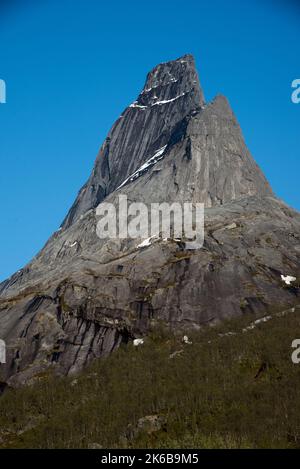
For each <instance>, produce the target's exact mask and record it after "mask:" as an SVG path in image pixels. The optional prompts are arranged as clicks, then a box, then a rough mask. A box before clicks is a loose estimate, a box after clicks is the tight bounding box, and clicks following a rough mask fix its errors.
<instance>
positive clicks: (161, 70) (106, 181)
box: [62, 55, 204, 228]
mask: <svg viewBox="0 0 300 469" xmlns="http://www.w3.org/2000/svg"><path fill="white" fill-rule="evenodd" d="M203 105H204V97H203V94H202V91H201V89H200V85H199V80H198V75H197V72H196V70H195V64H194V59H193V57H192V56H191V55H186V56H184V57H182V58H180V59H178V60H174V61H171V62H168V63H164V64H160V65H158V66H157V67H155V68H154V69H153V70H152V71H151V72H150V73H149V74H148V76H147V79H146V83H145V86H144V88H143V90H142V92H141V94H140V95H139V97H138V98H137V100H136V101H135V102H134V103H132V104H131V105H130V106H129V107H128V108H127V109H126V110H125V111H124V112H123V114H122V115H121V117H120V118H119V119H118V120H117V121H116V123H115V124H114V125H113V127H112V129H111V131H110V132H109V134H108V136H107V138H106V140H105V142H104V143H103V145H102V147H101V149H100V152H99V155H98V156H97V159H96V162H95V166H94V169H93V172H92V174H91V176H90V178H89V180H88V181H87V183H86V184H85V185H84V186H83V188H82V189H81V190H80V192H79V194H78V197H77V199H76V201H75V203H74V205H73V206H72V207H71V209H70V211H69V213H68V215H67V217H66V219H65V220H64V222H63V225H62V226H63V227H64V228H66V227H68V226H70V224H72V223H73V222H74V221H75V220H77V219H78V218H79V217H80V215H82V214H84V213H85V212H86V211H87V210H89V209H91V208H95V207H96V206H97V205H98V204H99V203H100V202H101V201H102V200H103V199H104V198H105V197H106V196H107V195H108V194H110V193H111V192H112V191H113V190H114V189H116V188H117V187H118V185H119V184H121V183H122V181H123V180H124V179H125V178H126V177H128V176H129V174H131V173H133V172H134V171H135V170H136V169H137V168H138V167H139V166H141V165H142V163H144V162H145V161H146V160H147V158H148V157H149V156H151V155H152V154H153V153H154V151H155V149H157V148H160V147H163V146H164V145H165V144H166V143H167V142H168V140H169V138H170V134H171V132H172V130H173V128H174V126H175V125H176V124H177V123H178V122H179V121H181V120H182V119H183V118H184V117H185V116H186V115H188V114H189V113H190V112H191V111H193V110H195V109H199V108H201V106H203Z"/></svg>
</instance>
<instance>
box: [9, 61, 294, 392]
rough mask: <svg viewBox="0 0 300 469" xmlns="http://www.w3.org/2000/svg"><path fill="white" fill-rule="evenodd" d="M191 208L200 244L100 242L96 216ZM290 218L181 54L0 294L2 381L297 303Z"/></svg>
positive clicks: (155, 79) (65, 369)
mask: <svg viewBox="0 0 300 469" xmlns="http://www.w3.org/2000/svg"><path fill="white" fill-rule="evenodd" d="M120 194H123V195H127V197H128V199H129V200H130V201H138V202H145V203H147V204H150V203H151V202H174V201H180V202H184V201H188V202H203V203H204V204H205V206H206V211H205V242H204V246H203V248H202V249H199V250H196V251H190V250H188V249H187V248H186V245H185V243H184V241H183V240H181V241H175V240H171V239H169V240H161V239H160V240H154V241H153V242H151V243H149V245H146V246H145V247H141V246H140V240H135V239H124V240H118V239H115V240H100V239H99V238H98V237H97V235H96V224H97V221H98V217H97V215H96V211H95V207H96V206H97V205H98V203H99V202H101V201H105V202H107V201H109V202H112V203H114V204H117V201H118V196H119V195H120ZM299 260H300V215H299V214H298V213H297V212H295V211H294V210H291V209H290V208H289V207H287V206H286V205H285V204H284V203H283V202H281V201H279V200H278V199H277V198H276V197H275V196H274V194H273V193H272V190H271V188H270V187H269V185H268V183H267V181H266V179H265V177H264V176H263V174H262V173H261V171H260V170H259V168H258V167H257V165H256V163H255V162H254V160H253V159H252V157H251V155H250V154H249V151H248V150H247V148H246V146H245V143H244V141H243V137H242V134H241V131H240V128H239V125H238V123H237V121H236V119H235V117H234V115H233V113H232V111H231V109H230V106H229V104H228V102H227V100H226V98H224V97H221V96H219V97H217V98H216V99H215V100H214V101H213V102H212V103H210V104H208V105H205V104H204V100H203V95H202V92H201V90H200V87H199V83H198V78H197V74H196V71H195V68H194V63H193V59H192V57H191V56H185V57H183V58H181V59H178V60H176V61H172V62H168V63H166V64H161V65H159V66H158V67H156V68H155V69H154V70H153V71H152V72H150V74H149V75H148V77H147V81H146V85H145V88H144V90H143V91H142V93H141V94H140V95H139V97H138V99H137V101H136V102H135V103H133V104H132V105H131V106H130V107H129V108H127V109H126V110H125V112H124V113H123V115H122V116H121V118H120V119H119V120H118V121H117V122H116V124H115V125H114V126H113V128H112V130H111V132H110V134H109V137H108V139H106V141H105V142H104V144H103V146H102V148H101V150H100V153H99V155H98V157H97V160H96V163H95V168H94V170H93V173H92V175H91V177H90V179H89V181H88V182H87V184H86V185H85V187H84V188H83V189H82V190H81V192H80V193H79V195H78V198H77V200H76V201H75V203H74V205H73V207H72V208H71V210H70V212H69V214H68V216H67V218H66V219H65V222H64V224H63V226H62V229H60V230H59V231H58V232H56V233H54V234H53V236H52V237H51V238H50V239H49V241H48V242H47V244H46V245H45V247H44V248H43V250H42V251H41V252H40V253H39V254H38V255H37V256H36V257H35V258H34V259H33V260H32V261H31V262H30V263H29V264H28V265H27V266H26V267H25V268H24V269H22V270H21V271H20V272H18V273H16V274H15V275H13V276H12V277H11V278H10V279H8V280H7V281H6V282H3V283H2V284H1V285H0V294H1V300H0V338H2V339H4V340H6V342H7V346H8V348H7V365H6V366H5V367H4V369H3V370H2V371H3V375H4V376H3V379H5V380H9V382H10V383H11V384H15V385H16V384H18V383H22V382H24V381H26V380H28V379H30V378H31V377H32V376H34V375H35V374H36V373H37V372H40V371H41V370H44V369H47V368H49V367H50V368H54V369H55V370H57V371H58V372H61V373H73V372H76V371H78V370H80V369H81V368H82V367H83V366H85V365H86V364H87V363H89V362H90V361H91V360H92V359H93V358H95V357H100V356H103V355H105V354H108V353H110V352H111V351H112V350H114V349H115V348H116V347H118V346H119V345H120V343H122V342H125V343H126V342H128V341H130V340H131V339H132V338H134V337H137V336H140V335H143V334H147V331H148V330H149V327H151V326H155V324H157V323H158V322H159V321H165V322H166V323H167V324H169V325H170V326H171V327H173V328H178V329H185V328H188V327H200V326H201V325H202V324H205V323H207V322H210V323H214V322H216V321H218V320H221V319H223V318H226V317H230V316H232V315H237V314H242V313H244V312H246V311H249V312H254V313H262V312H264V311H266V310H267V309H268V308H270V307H273V306H274V304H275V305H277V306H279V307H280V306H282V307H283V308H284V307H285V306H287V305H293V304H295V303H297V301H298V296H299V290H298V288H297V286H293V285H291V286H287V285H286V284H285V283H284V282H283V281H282V279H281V274H285V275H286V274H289V275H294V276H296V277H298V276H299V274H300V271H299Z"/></svg>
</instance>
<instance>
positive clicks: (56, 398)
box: [0, 308, 300, 448]
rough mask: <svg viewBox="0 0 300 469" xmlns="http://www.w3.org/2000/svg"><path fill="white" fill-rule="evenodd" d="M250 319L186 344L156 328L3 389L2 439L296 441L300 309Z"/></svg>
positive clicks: (48, 442) (54, 444) (42, 443)
mask: <svg viewBox="0 0 300 469" xmlns="http://www.w3.org/2000/svg"><path fill="white" fill-rule="evenodd" d="M254 320H255V318H254V317H253V316H251V315H245V316H244V317H242V318H239V319H235V320H231V321H228V322H226V323H224V324H222V325H220V326H217V327H213V328H212V327H209V326H207V327H205V328H204V329H202V330H201V331H197V332H194V333H193V334H190V335H189V339H190V340H191V341H192V344H184V343H182V335H183V334H181V335H180V336H179V335H177V336H176V335H173V334H171V333H170V332H167V331H166V330H164V329H163V328H161V329H160V330H155V331H152V333H151V334H150V335H149V336H148V337H147V338H146V340H145V343H144V344H143V345H141V346H139V347H133V346H132V345H131V344H130V345H128V346H124V347H122V348H121V349H120V350H118V351H117V352H115V353H114V354H112V355H111V356H109V357H108V358H106V359H102V360H98V361H97V362H94V363H93V364H92V366H90V367H89V369H87V370H86V371H85V372H83V373H82V374H80V375H79V376H72V377H67V378H58V377H55V376H49V375H43V376H40V377H39V378H38V379H37V381H36V382H35V383H34V384H33V385H32V386H28V387H24V388H22V389H18V390H12V389H9V390H8V391H7V392H5V393H4V394H3V395H2V397H1V398H0V446H1V447H2V448H7V447H14V448H24V447H25V448H88V447H103V448H106V447H110V448H113V447H121V448H130V447H134V448H137V447H143V448H239V447H243V448H256V447H258V448H265V447H268V448H278V447H283V448H287V447H291V448H299V447H300V364H299V365H295V364H293V363H292V360H291V354H292V351H293V349H292V348H291V343H292V341H293V340H294V339H295V338H300V308H295V309H294V310H290V311H288V312H286V314H275V313H274V314H273V315H272V318H271V319H270V320H268V321H266V322H260V323H259V324H256V326H255V327H254V328H251V327H249V324H251V323H252V322H253V321H254ZM246 327H248V329H247V330H246V331H244V332H243V328H244V329H245V328H246ZM228 333H229V334H228ZM232 333H235V334H232ZM224 334H225V335H224ZM174 352H175V353H174ZM146 416H156V417H152V419H154V420H155V419H156V420H155V421H156V422H159V424H156V425H154V426H153V424H152V425H151V424H150V425H147V424H145V420H146V422H147V419H144V420H142V418H143V417H146ZM150 420H151V419H150ZM148 423H149V422H148Z"/></svg>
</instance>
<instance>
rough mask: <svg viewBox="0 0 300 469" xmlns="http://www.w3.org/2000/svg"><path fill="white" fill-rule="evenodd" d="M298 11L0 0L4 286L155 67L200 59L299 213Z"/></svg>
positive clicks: (46, 232) (206, 83) (278, 6)
mask: <svg viewBox="0 0 300 469" xmlns="http://www.w3.org/2000/svg"><path fill="white" fill-rule="evenodd" d="M299 26H300V7H299V2H296V1H295V2H293V1H280V0H273V1H271V0H260V1H258V0H257V1H256V0H242V1H241V0H236V1H234V0H226V1H225V0H217V1H215V0H206V1H204V0H203V1H201V0H185V1H182V0H180V1H179V0H160V1H158V0H152V1H151V2H143V1H141V0H140V1H138V0H132V1H130V0H128V1H118V0H114V1H113V0H111V1H110V2H104V1H101V0H97V1H96V0H73V1H72V0H39V1H38V0H19V1H18V0H9V1H5V0H1V2H0V44H1V47H0V79H4V80H5V81H6V84H7V103H6V104H0V135H1V139H0V158H1V159H0V161H1V171H0V196H1V230H0V280H3V279H4V278H6V277H7V276H9V275H11V274H12V273H13V272H14V271H16V270H18V269H19V268H21V267H22V266H23V265H24V264H25V263H27V262H28V261H29V260H30V259H31V257H32V256H34V255H35V254H36V253H37V252H38V250H39V249H40V248H41V247H42V246H43V245H44V243H45V241H46V240H47V238H48V237H49V236H50V235H51V233H52V232H53V231H55V230H56V229H57V228H58V227H59V225H60V223H61V221H62V219H63V218H64V216H65V214H66V212H67V210H68V208H69V207H70V205H71V204H72V202H73V200H74V198H75V196H76V194H77V191H78V190H79V188H80V187H81V185H82V184H83V183H84V182H85V181H86V179H87V178H88V176H89V174H90V171H91V169H92V166H93V162H94V159H95V157H96V154H97V151H98V149H99V146H100V144H101V143H102V141H103V139H104V138H105V136H106V134H107V132H108V130H109V128H110V127H111V125H112V124H113V122H114V121H115V119H116V118H117V117H118V116H119V115H120V114H121V112H122V111H123V109H124V108H125V107H126V106H127V105H128V104H129V103H130V102H132V101H133V100H134V99H135V98H136V96H137V94H138V92H139V90H140V89H141V87H142V86H143V83H144V79H145V75H146V73H147V72H148V71H149V70H150V69H151V68H152V67H153V66H155V65H156V64H157V63H159V62H162V61H167V60H171V59H175V58H177V57H179V56H181V55H183V54H185V53H192V54H194V56H195V58H196V62H197V66H198V71H199V74H200V80H201V84H202V87H203V89H204V93H205V96H206V99H207V100H208V101H209V100H211V99H212V98H213V97H214V96H215V95H216V94H218V93H222V94H225V95H226V96H227V97H228V98H229V101H230V103H231V105H232V107H233V110H234V112H235V114H236V115H237V117H238V120H239V122H240V124H241V126H242V129H243V132H244V135H245V138H246V142H247V144H248V146H249V148H250V151H251V152H252V154H253V156H254V158H255V159H256V161H257V162H258V164H259V165H260V166H261V167H262V169H263V171H264V172H265V174H266V176H267V178H268V179H269V181H270V183H271V184H272V187H273V189H274V190H275V192H276V193H277V195H278V196H279V197H280V198H282V199H284V200H285V201H286V202H287V203H289V204H290V205H291V206H293V207H295V208H297V209H300V194H299V158H300V146H299V123H300V104H299V105H296V104H293V103H292V102H291V92H292V89H291V82H292V80H294V79H295V78H300V61H299V44H300V27H299Z"/></svg>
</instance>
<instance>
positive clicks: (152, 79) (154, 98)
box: [137, 54, 204, 107]
mask: <svg viewBox="0 0 300 469" xmlns="http://www.w3.org/2000/svg"><path fill="white" fill-rule="evenodd" d="M189 93H190V94H191V95H192V96H193V97H194V102H195V107H201V106H203V105H204V96H203V92H202V90H201V87H200V83H199V78H198V74H197V71H196V67H195V61H194V57H193V56H192V55H190V54H187V55H184V56H182V57H180V58H178V59H176V60H171V61H169V62H163V63H161V64H159V65H157V66H156V67H154V68H153V69H152V70H151V71H150V72H149V73H148V75H147V78H146V82H145V86H144V88H143V90H142V92H141V94H140V96H139V98H138V100H137V102H138V103H139V104H141V105H145V106H147V105H153V104H157V103H166V102H169V101H171V100H176V99H179V98H181V97H183V96H185V95H186V94H189Z"/></svg>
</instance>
